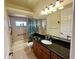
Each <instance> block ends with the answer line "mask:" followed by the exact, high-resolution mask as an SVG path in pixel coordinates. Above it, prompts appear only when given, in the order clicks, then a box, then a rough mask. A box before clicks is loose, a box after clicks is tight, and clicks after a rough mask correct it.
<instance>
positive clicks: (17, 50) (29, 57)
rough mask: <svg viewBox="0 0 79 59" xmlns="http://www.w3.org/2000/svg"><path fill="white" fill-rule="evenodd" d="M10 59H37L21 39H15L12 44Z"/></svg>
mask: <svg viewBox="0 0 79 59" xmlns="http://www.w3.org/2000/svg"><path fill="white" fill-rule="evenodd" d="M12 59H37V58H36V56H35V55H34V53H33V50H32V49H31V48H29V47H28V46H27V43H24V41H23V40H20V41H17V42H15V43H14V44H13V56H12Z"/></svg>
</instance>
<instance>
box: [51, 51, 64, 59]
mask: <svg viewBox="0 0 79 59" xmlns="http://www.w3.org/2000/svg"><path fill="white" fill-rule="evenodd" d="M50 59H63V58H61V57H60V56H58V55H57V54H55V53H53V52H51V56H50Z"/></svg>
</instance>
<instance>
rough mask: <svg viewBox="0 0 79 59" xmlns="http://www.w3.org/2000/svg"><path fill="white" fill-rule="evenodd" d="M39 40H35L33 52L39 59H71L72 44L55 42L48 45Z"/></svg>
mask: <svg viewBox="0 0 79 59" xmlns="http://www.w3.org/2000/svg"><path fill="white" fill-rule="evenodd" d="M41 40H44V39H42V38H41V39H40V40H38V38H33V43H34V44H33V51H34V53H35V55H36V56H37V58H38V59H69V52H70V43H68V42H63V41H60V40H55V39H54V40H53V41H52V44H51V45H46V44H43V43H42V42H41Z"/></svg>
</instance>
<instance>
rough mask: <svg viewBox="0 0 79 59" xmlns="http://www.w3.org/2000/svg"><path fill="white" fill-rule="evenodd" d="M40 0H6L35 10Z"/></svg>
mask: <svg viewBox="0 0 79 59" xmlns="http://www.w3.org/2000/svg"><path fill="white" fill-rule="evenodd" d="M38 1H39V0H6V1H5V2H7V3H10V4H14V5H18V6H21V7H24V8H28V9H30V10H33V8H34V6H35V5H36V4H37V3H38Z"/></svg>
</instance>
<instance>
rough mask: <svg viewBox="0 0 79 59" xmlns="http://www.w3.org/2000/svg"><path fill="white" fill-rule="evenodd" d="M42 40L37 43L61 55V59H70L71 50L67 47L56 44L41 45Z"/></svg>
mask: <svg viewBox="0 0 79 59" xmlns="http://www.w3.org/2000/svg"><path fill="white" fill-rule="evenodd" d="M41 40H42V39H39V40H38V39H37V40H36V41H37V42H38V43H40V44H41V45H43V46H44V47H46V48H47V49H48V50H50V51H52V52H54V53H56V54H57V55H59V56H60V57H62V58H63V59H69V51H70V49H68V48H66V47H63V46H61V45H59V44H57V43H54V42H52V44H51V45H46V44H43V43H41Z"/></svg>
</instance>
